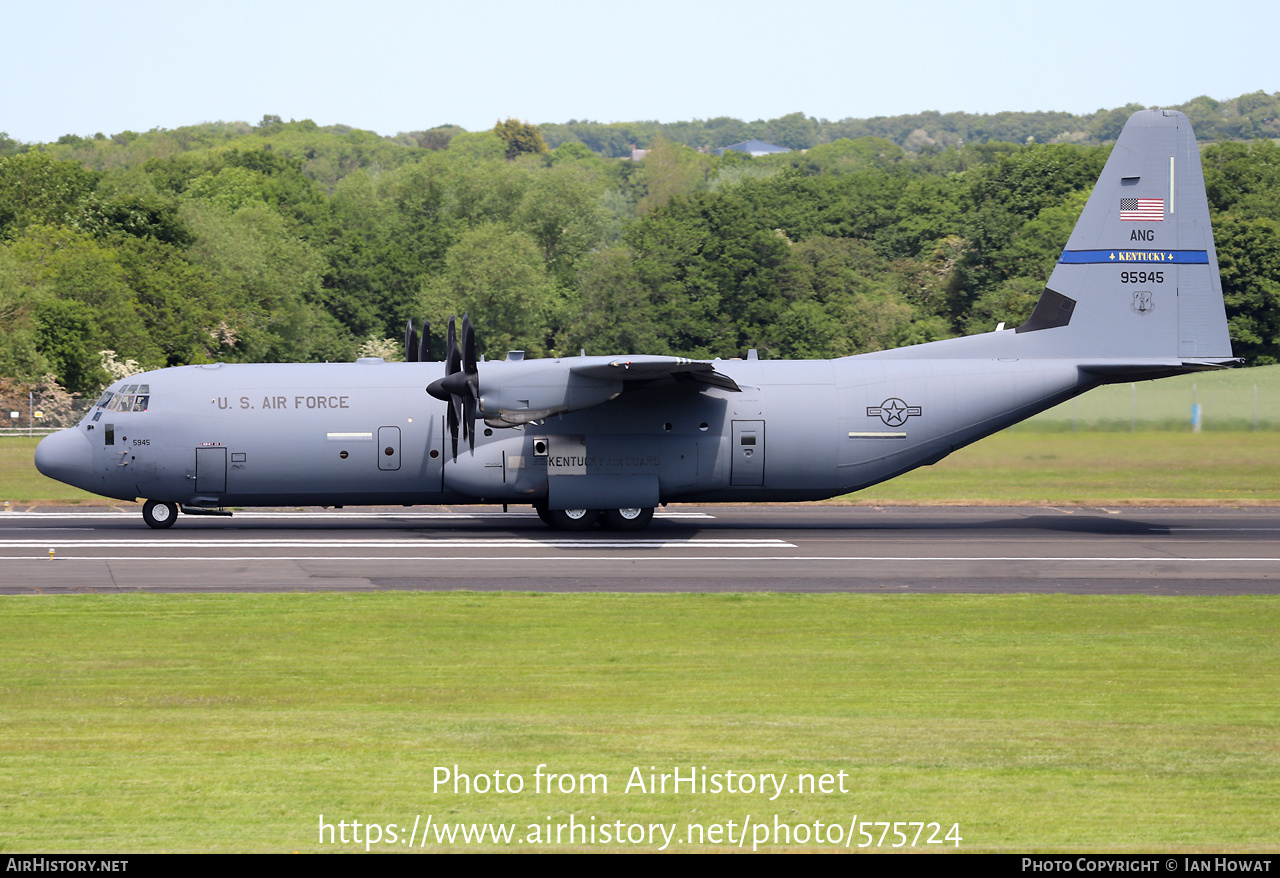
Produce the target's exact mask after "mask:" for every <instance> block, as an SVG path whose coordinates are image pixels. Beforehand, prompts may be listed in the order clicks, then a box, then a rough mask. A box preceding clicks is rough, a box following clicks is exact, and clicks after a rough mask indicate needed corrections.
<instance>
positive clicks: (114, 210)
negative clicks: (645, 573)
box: [0, 114, 1280, 393]
mask: <svg viewBox="0 0 1280 878" xmlns="http://www.w3.org/2000/svg"><path fill="white" fill-rule="evenodd" d="M1126 115H1127V114H1126ZM220 124H221V123H220ZM215 127H216V126H209V128H210V129H211V130H208V131H205V132H203V134H202V133H201V132H200V131H198V130H196V129H192V130H190V131H186V132H184V134H183V137H186V138H187V140H188V142H187V143H186V144H185V145H180V144H177V143H176V142H175V140H174V137H175V136H176V135H175V133H174V132H159V133H154V134H152V135H138V136H135V137H132V138H128V137H123V138H122V137H120V136H119V135H117V136H116V137H114V138H105V137H104V138H103V139H102V140H98V139H97V138H88V139H85V143H79V144H77V143H71V142H68V143H63V144H52V145H43V146H37V147H27V148H22V149H10V150H9V151H8V152H6V153H5V154H3V155H0V321H3V326H4V329H3V332H0V376H5V377H8V378H13V379H19V380H25V381H35V380H37V379H39V378H41V377H43V376H45V375H53V376H54V377H55V378H56V380H57V381H58V382H59V383H60V384H61V385H62V386H63V387H66V388H68V389H70V390H73V391H78V392H83V393H92V392H95V391H96V390H97V389H98V388H99V387H100V386H101V385H102V384H103V382H104V381H106V379H107V373H106V371H105V369H104V361H103V357H102V355H101V353H100V352H101V351H103V350H111V351H115V352H117V356H118V357H119V359H120V360H121V361H123V360H125V359H132V360H136V361H137V362H138V363H139V364H141V366H142V367H145V368H155V367H162V366H173V365H180V364H187V363H199V362H208V361H214V360H221V361H225V362H247V361H323V360H349V359H351V358H353V357H355V356H357V355H358V354H360V353H362V352H364V353H381V352H387V351H388V350H391V349H394V348H395V345H388V344H387V343H386V341H385V340H386V339H388V338H392V339H395V338H397V337H398V336H399V335H400V333H401V332H402V328H403V325H404V321H405V320H406V319H407V318H410V317H412V318H414V319H415V321H416V320H417V319H420V318H422V317H426V318H428V319H430V320H431V321H432V324H433V326H434V327H436V330H437V331H436V333H435V335H436V349H437V354H438V355H439V354H440V353H442V352H443V341H442V338H441V337H442V335H443V332H442V331H441V330H442V329H443V326H444V323H445V321H446V320H447V319H448V317H449V315H451V314H458V315H461V314H462V313H464V312H470V314H471V315H472V318H473V320H474V321H475V322H476V324H477V327H478V333H479V341H480V345H481V349H482V351H484V352H486V353H487V354H488V355H489V356H501V355H502V354H503V353H504V352H505V351H507V350H509V349H514V348H519V349H524V350H527V351H529V352H530V353H531V354H533V355H547V354H553V353H556V354H558V353H576V352H577V351H578V350H580V349H586V350H587V351H588V352H589V353H614V352H632V353H658V354H680V355H685V356H694V357H714V356H723V357H731V356H741V355H742V354H743V353H744V352H745V351H746V349H748V348H756V349H758V350H759V351H760V352H761V355H762V356H766V357H828V356H842V355H847V354H853V353H858V352H862V351H869V350H877V349H882V348H886V347H892V346H898V345H902V344H911V343H916V342H923V341H930V340H934V339H939V338H945V337H949V336H953V335H957V334H963V333H969V332H978V331H988V330H990V329H993V328H995V326H996V324H997V323H999V322H1002V321H1003V322H1005V323H1009V324H1010V325H1013V324H1015V323H1017V322H1020V321H1021V320H1022V319H1024V318H1025V317H1026V315H1027V314H1028V313H1029V312H1030V309H1031V307H1032V306H1033V305H1034V303H1035V301H1036V299H1037V297H1038V295H1039V293H1040V290H1041V289H1042V288H1043V286H1044V283H1045V280H1046V279H1047V278H1048V275H1049V273H1050V272H1051V270H1052V268H1053V265H1054V263H1055V262H1056V259H1057V257H1058V255H1059V253H1060V252H1061V248H1062V246H1063V245H1064V244H1065V242H1066V239H1067V237H1068V235H1069V233H1070V230H1071V227H1072V225H1073V224H1074V222H1075V220H1076V218H1077V216H1078V215H1079V212H1080V211H1081V209H1082V208H1083V205H1084V201H1085V199H1086V198H1087V197H1088V193H1089V191H1090V190H1091V188H1092V186H1093V184H1094V182H1095V181H1096V179H1097V176H1098V174H1099V172H1100V170H1101V168H1102V165H1103V163H1104V162H1105V160H1106V157H1107V154H1108V151H1109V147H1107V146H1105V145H1088V144H1082V143H1042V142H1039V141H1032V142H1029V143H1028V142H1025V140H1024V141H1022V142H1018V143H1010V142H1001V141H996V140H991V141H987V142H965V143H954V144H949V145H944V146H932V147H928V148H920V149H916V150H910V149H907V148H904V146H903V145H902V144H900V143H898V142H895V140H893V139H891V138H888V137H883V136H875V135H865V134H864V135H860V136H857V137H841V138H836V139H833V140H831V141H830V142H824V143H818V144H817V145H814V146H812V147H811V148H809V149H807V150H805V151H803V152H801V151H798V150H797V151H794V152H791V153H786V154H781V155H776V156H767V157H760V158H754V159H753V158H749V157H746V156H744V155H741V154H738V153H733V152H729V153H726V154H725V155H724V156H719V157H716V156H713V155H710V154H707V153H705V152H700V151H698V150H696V149H694V148H691V147H689V146H686V145H684V144H682V143H679V142H677V141H676V140H674V139H672V138H669V137H666V136H663V135H662V134H661V133H659V134H658V135H656V136H655V137H654V138H653V139H651V140H649V141H648V142H647V145H648V148H649V152H648V153H647V155H646V156H645V157H644V159H643V160H642V161H638V162H632V161H630V160H627V159H616V158H610V157H608V156H605V155H602V154H601V153H600V152H598V151H596V150H595V149H593V148H591V146H590V145H588V144H586V143H585V142H581V141H579V140H568V139H561V140H560V141H559V142H558V143H557V142H556V139H557V138H556V137H555V136H551V135H550V134H549V132H548V130H547V129H548V128H552V127H553V126H533V125H529V124H527V123H521V122H517V121H515V120H507V121H506V122H502V123H499V124H498V125H497V126H495V128H494V129H493V130H492V131H486V132H466V131H462V130H461V129H435V130H437V131H441V130H443V131H444V132H445V133H444V134H443V135H441V136H440V137H438V138H437V139H436V141H432V140H431V138H428V137H426V136H425V133H420V134H421V135H422V136H418V135H415V136H413V137H407V136H406V137H404V138H402V139H403V141H404V142H400V141H398V140H397V139H394V138H378V137H377V136H376V135H372V134H370V133H369V132H360V131H356V130H354V129H347V130H327V129H322V128H320V127H318V126H316V125H314V124H313V123H310V122H305V121H304V122H283V121H282V120H280V119H278V118H276V117H267V118H265V119H264V120H263V121H262V122H261V123H260V124H259V125H257V126H240V125H239V124H238V123H234V124H231V125H226V126H223V128H225V129H226V130H216V131H215V130H212V129H213V128H215ZM197 128H199V126H197ZM1198 130H1199V129H1198ZM851 133H856V132H851ZM735 136H736V135H735ZM117 140H120V141H123V142H119V143H118V142H117ZM437 141H438V142H437ZM2 143H3V142H2V141H0V145H2ZM86 144H87V145H86ZM424 144H425V145H424ZM179 147H181V148H179ZM87 150H91V151H93V156H96V158H94V159H93V160H91V161H90V160H87V159H86V155H87V153H86V151H87ZM77 151H79V152H77ZM1203 159H1204V165H1205V175H1206V181H1207V184H1208V192H1209V199H1210V204H1211V208H1212V211H1213V218H1214V222H1215V230H1216V233H1217V242H1218V254H1219V261H1220V264H1221V268H1222V277H1223V284H1224V290H1225V292H1226V294H1227V304H1228V315H1229V319H1230V322H1231V329H1232V337H1233V343H1234V345H1235V348H1236V351H1237V354H1240V355H1244V356H1245V357H1246V358H1247V359H1248V361H1249V362H1250V363H1257V364H1261V363H1273V362H1277V361H1280V228H1278V223H1280V147H1277V146H1276V144H1275V143H1273V142H1271V141H1268V140H1254V141H1251V142H1220V143H1213V144H1208V145H1206V146H1205V147H1204V149H1203Z"/></svg>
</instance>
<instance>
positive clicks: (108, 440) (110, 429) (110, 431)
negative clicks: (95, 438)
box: [102, 424, 116, 445]
mask: <svg viewBox="0 0 1280 878" xmlns="http://www.w3.org/2000/svg"><path fill="white" fill-rule="evenodd" d="M103 426H104V427H106V432H104V433H103V434H102V441H103V444H104V445H115V444H116V425H115V424H104V425H103Z"/></svg>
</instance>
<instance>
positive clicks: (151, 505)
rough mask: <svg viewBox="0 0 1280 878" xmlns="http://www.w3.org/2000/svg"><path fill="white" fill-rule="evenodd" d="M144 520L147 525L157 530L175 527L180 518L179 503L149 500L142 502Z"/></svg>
mask: <svg viewBox="0 0 1280 878" xmlns="http://www.w3.org/2000/svg"><path fill="white" fill-rule="evenodd" d="M142 520H143V521H145V522H146V523H147V527H154V528H155V529H156V530H164V529H165V528H167V527H173V523H174V522H175V521H177V520H178V504H177V503H161V502H160V501H159V500H148V501H147V502H146V503H144V504H142Z"/></svg>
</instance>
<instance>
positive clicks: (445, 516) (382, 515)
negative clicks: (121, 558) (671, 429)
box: [0, 510, 715, 523]
mask: <svg viewBox="0 0 1280 878" xmlns="http://www.w3.org/2000/svg"><path fill="white" fill-rule="evenodd" d="M135 517H136V518H137V519H138V520H141V512H140V511H137V510H129V511H124V512H5V513H0V521H3V520H4V519H5V518H23V519H35V518H111V519H117V520H126V519H132V518H135ZM537 517H538V516H537V514H536V513H533V512H344V511H334V512H236V513H235V514H234V515H231V516H225V515H219V516H200V515H185V514H184V515H182V516H181V519H182V521H183V522H184V523H190V522H195V521H201V520H209V521H219V522H224V523H225V522H226V520H227V519H228V518H231V519H237V518H253V519H262V518H265V519H278V520H279V519H284V520H287V519H291V518H327V519H333V520H335V521H336V520H339V519H343V520H345V519H359V518H370V519H388V518H391V519H401V518H416V519H431V520H433V521H440V520H456V521H475V520H481V519H483V520H486V521H487V520H489V519H504V518H505V519H512V518H537ZM653 517H654V518H664V519H704V520H710V519H713V518H715V516H714V515H710V514H709V513H706V512H655V513H654V514H653Z"/></svg>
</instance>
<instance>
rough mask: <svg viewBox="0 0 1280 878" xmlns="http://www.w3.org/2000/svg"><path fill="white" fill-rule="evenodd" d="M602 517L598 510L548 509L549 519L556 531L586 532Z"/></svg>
mask: <svg viewBox="0 0 1280 878" xmlns="http://www.w3.org/2000/svg"><path fill="white" fill-rule="evenodd" d="M599 515H600V512H599V510H596V509H548V510H547V518H549V519H551V521H550V522H549V523H550V525H551V526H552V527H554V528H555V529H556V530H586V529H587V528H589V527H591V525H593V524H595V523H596V518H597V517H598V516H599Z"/></svg>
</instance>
